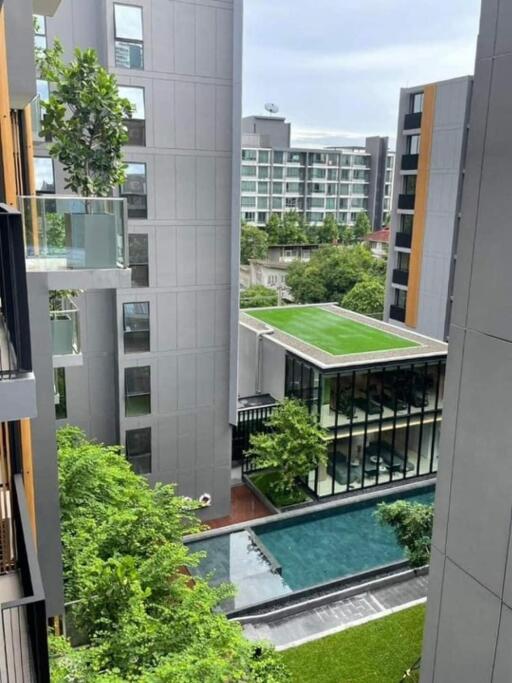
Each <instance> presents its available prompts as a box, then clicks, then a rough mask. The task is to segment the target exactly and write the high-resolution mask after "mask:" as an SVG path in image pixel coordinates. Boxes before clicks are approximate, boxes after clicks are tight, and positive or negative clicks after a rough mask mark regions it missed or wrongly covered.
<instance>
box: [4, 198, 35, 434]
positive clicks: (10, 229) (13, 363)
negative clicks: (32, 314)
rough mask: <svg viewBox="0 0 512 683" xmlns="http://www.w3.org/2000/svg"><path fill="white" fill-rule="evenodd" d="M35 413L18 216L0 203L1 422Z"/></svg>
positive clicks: (24, 273)
mask: <svg viewBox="0 0 512 683" xmlns="http://www.w3.org/2000/svg"><path fill="white" fill-rule="evenodd" d="M36 414H37V410H36V387H35V379H34V374H33V372H32V351H31V348H30V327H29V317H28V298H27V280H26V271H25V252H24V246H23V229H22V224H21V215H20V213H19V212H18V211H16V210H15V209H13V208H12V207H10V206H6V205H4V204H0V421H7V420H18V419H21V418H24V417H35V415H36Z"/></svg>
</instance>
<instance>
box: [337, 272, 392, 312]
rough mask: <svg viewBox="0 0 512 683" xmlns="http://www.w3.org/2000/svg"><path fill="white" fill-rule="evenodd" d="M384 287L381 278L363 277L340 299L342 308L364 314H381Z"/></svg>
mask: <svg viewBox="0 0 512 683" xmlns="http://www.w3.org/2000/svg"><path fill="white" fill-rule="evenodd" d="M384 293H385V287H384V283H383V282H382V279H378V278H376V277H365V278H364V279H363V280H361V281H360V282H358V283H357V284H355V285H354V286H353V287H352V289H351V290H350V291H349V292H348V293H347V294H345V296H344V297H343V299H342V300H341V305H342V306H343V308H348V310H349V311H355V312H356V313H364V314H365V315H382V313H383V311H384Z"/></svg>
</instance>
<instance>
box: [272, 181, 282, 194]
mask: <svg viewBox="0 0 512 683" xmlns="http://www.w3.org/2000/svg"><path fill="white" fill-rule="evenodd" d="M272 192H273V193H274V194H283V183H273V184H272Z"/></svg>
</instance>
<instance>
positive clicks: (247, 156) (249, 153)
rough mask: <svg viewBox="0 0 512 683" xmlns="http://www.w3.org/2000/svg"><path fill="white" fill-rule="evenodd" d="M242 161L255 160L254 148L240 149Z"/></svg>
mask: <svg viewBox="0 0 512 683" xmlns="http://www.w3.org/2000/svg"><path fill="white" fill-rule="evenodd" d="M242 161H256V150H255V149H243V150H242Z"/></svg>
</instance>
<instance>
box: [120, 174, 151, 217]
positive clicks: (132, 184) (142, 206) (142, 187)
mask: <svg viewBox="0 0 512 683" xmlns="http://www.w3.org/2000/svg"><path fill="white" fill-rule="evenodd" d="M120 196H121V197H124V198H125V199H126V201H127V203H128V218H147V217H148V200H147V182H146V164H142V163H132V162H130V163H128V164H126V180H125V181H124V183H123V184H122V185H121V188H120Z"/></svg>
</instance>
